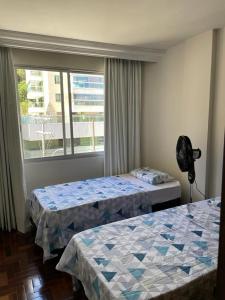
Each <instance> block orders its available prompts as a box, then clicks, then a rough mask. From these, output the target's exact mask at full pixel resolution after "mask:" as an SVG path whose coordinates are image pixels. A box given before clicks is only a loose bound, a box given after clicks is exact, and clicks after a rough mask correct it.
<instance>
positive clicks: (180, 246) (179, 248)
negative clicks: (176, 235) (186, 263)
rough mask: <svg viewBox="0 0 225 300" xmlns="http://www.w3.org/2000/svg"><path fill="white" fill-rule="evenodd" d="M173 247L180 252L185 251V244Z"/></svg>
mask: <svg viewBox="0 0 225 300" xmlns="http://www.w3.org/2000/svg"><path fill="white" fill-rule="evenodd" d="M172 245H173V246H174V247H175V248H177V249H178V250H180V251H183V249H184V244H172Z"/></svg>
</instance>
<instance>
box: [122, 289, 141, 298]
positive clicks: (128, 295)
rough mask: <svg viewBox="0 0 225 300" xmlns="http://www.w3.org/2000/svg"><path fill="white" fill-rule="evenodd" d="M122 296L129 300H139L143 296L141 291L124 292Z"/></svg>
mask: <svg viewBox="0 0 225 300" xmlns="http://www.w3.org/2000/svg"><path fill="white" fill-rule="evenodd" d="M121 294H122V296H124V297H125V299H127V300H138V298H139V297H140V295H141V291H129V290H126V291H123V292H122V293H121Z"/></svg>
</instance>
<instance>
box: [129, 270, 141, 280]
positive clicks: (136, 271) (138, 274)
mask: <svg viewBox="0 0 225 300" xmlns="http://www.w3.org/2000/svg"><path fill="white" fill-rule="evenodd" d="M128 270H129V272H130V273H131V274H132V275H133V276H134V278H136V279H139V278H140V277H141V276H142V275H143V274H144V272H145V269H142V268H137V269H128Z"/></svg>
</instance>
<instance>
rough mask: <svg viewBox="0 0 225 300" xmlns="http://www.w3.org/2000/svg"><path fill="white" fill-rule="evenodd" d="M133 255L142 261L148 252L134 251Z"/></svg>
mask: <svg viewBox="0 0 225 300" xmlns="http://www.w3.org/2000/svg"><path fill="white" fill-rule="evenodd" d="M133 255H134V256H135V257H136V258H137V259H138V260H140V261H142V260H143V259H144V258H145V255H146V253H133Z"/></svg>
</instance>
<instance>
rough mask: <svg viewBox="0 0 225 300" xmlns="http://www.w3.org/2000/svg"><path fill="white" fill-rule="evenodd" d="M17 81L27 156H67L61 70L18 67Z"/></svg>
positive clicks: (25, 153)
mask: <svg viewBox="0 0 225 300" xmlns="http://www.w3.org/2000/svg"><path fill="white" fill-rule="evenodd" d="M55 78H59V81H58V79H57V83H56V80H55ZM17 81H18V95H19V104H20V113H21V127H22V137H23V145H24V158H26V159H28V158H39V157H51V156H60V155H64V139H63V122H62V104H61V84H60V73H59V72H53V71H40V70H27V69H17ZM58 83H59V84H58ZM56 95H57V97H56Z"/></svg>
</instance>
